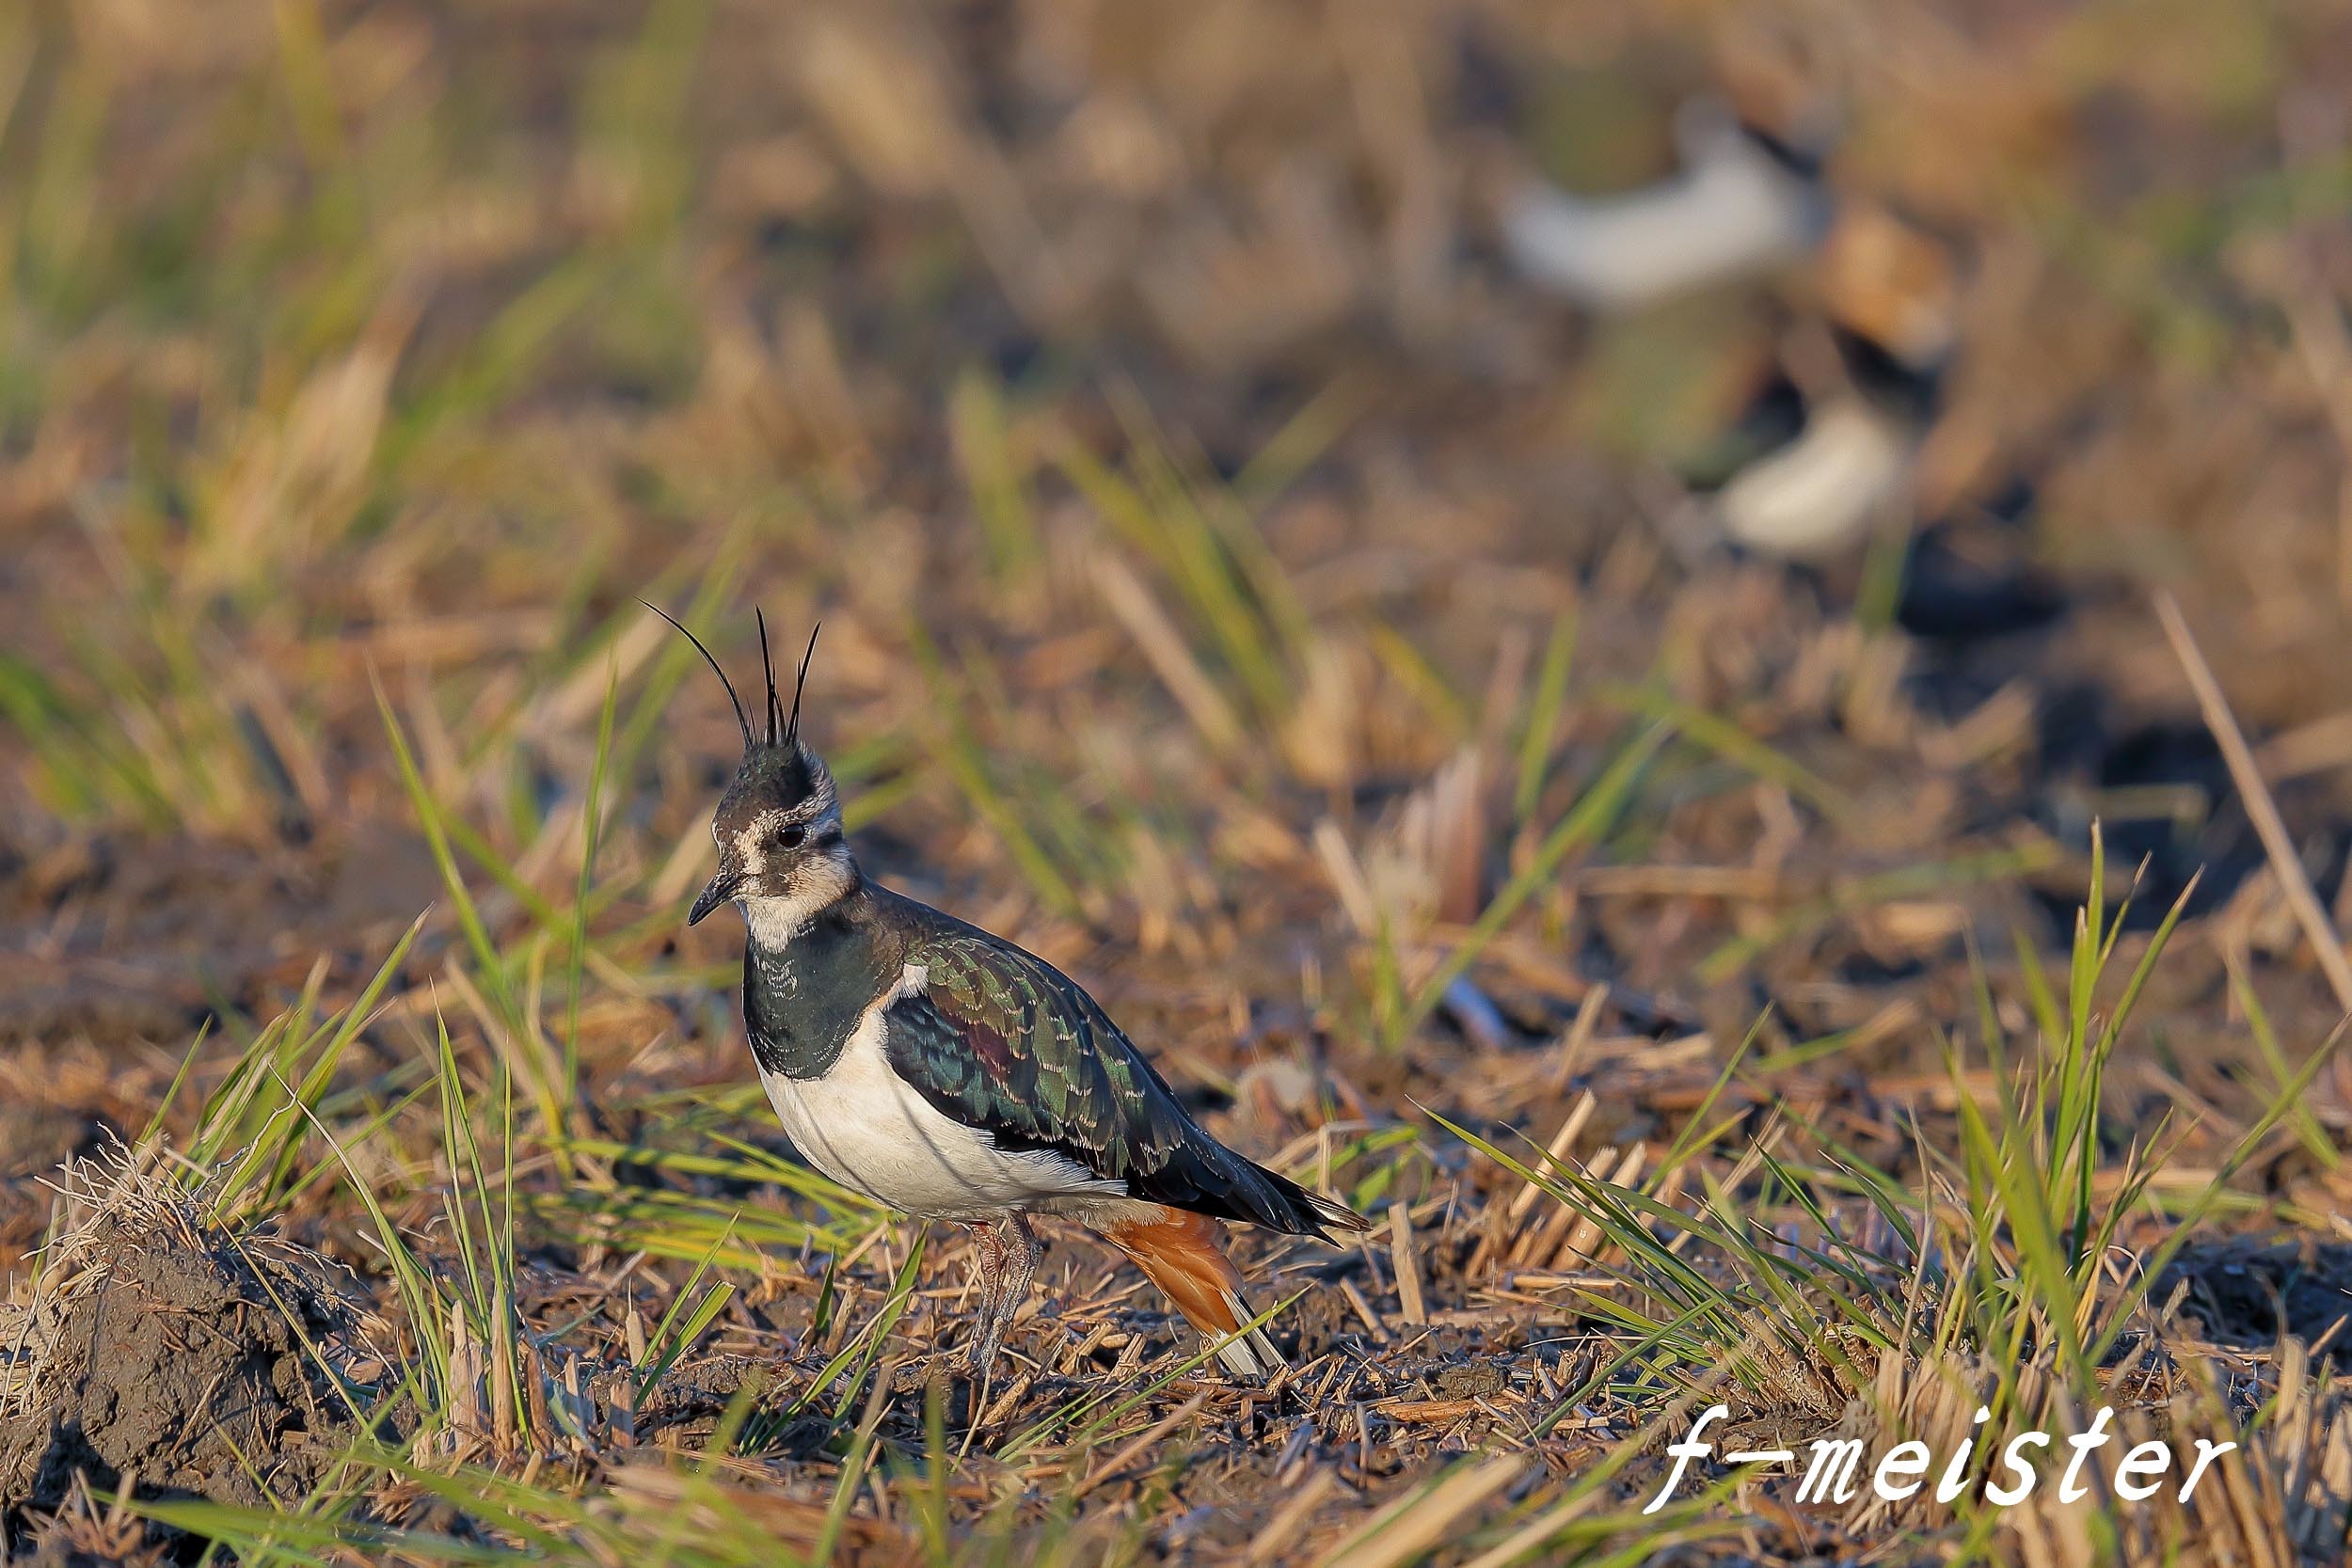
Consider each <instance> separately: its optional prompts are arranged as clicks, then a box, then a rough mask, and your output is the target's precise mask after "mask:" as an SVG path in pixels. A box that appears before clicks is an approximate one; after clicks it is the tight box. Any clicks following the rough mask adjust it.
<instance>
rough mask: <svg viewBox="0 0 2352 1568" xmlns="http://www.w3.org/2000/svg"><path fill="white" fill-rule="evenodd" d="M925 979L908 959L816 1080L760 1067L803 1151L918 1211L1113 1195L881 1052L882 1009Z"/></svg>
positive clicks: (943, 1212) (894, 1205) (1113, 1188)
mask: <svg viewBox="0 0 2352 1568" xmlns="http://www.w3.org/2000/svg"><path fill="white" fill-rule="evenodd" d="M768 901H769V902H781V900H768ZM747 912H748V911H747ZM924 978H925V975H924V971H923V969H922V966H920V965H918V964H909V965H907V966H906V968H905V970H904V971H903V972H902V973H901V974H900V975H899V979H898V985H897V986H896V987H894V988H893V989H892V990H891V991H890V994H889V995H887V996H885V997H883V998H882V1000H881V1001H879V1002H877V1003H875V1004H874V1006H871V1007H869V1008H867V1009H866V1016H865V1017H864V1018H863V1019H862V1020H861V1021H860V1022H859V1023H858V1026H857V1029H856V1031H855V1032H854V1033H852V1034H851V1035H850V1041H849V1044H848V1045H847V1046H846V1047H844V1048H843V1050H842V1053H841V1055H840V1057H839V1058H838V1059H837V1060H836V1061H835V1062H834V1065H833V1068H832V1070H830V1071H828V1072H827V1073H826V1074H825V1075H824V1076H823V1077H822V1078H811V1079H792V1078H787V1077H785V1076H784V1075H783V1074H781V1073H769V1072H763V1073H761V1074H760V1075H759V1076H760V1083H761V1085H763V1086H764V1087H766V1089H767V1090H768V1101H769V1103H770V1104H771V1105H773V1106H774V1107H775V1108H776V1117H777V1119H779V1120H780V1121H782V1122H783V1123H784V1130H785V1132H786V1133H787V1135H789V1136H790V1138H791V1139H792V1146H793V1147H794V1148H797V1149H799V1150H800V1152H801V1157H802V1158H803V1159H804V1160H806V1161H807V1162H808V1163H809V1164H811V1165H814V1166H815V1167H816V1168H817V1169H818V1170H819V1171H822V1172H823V1173H824V1174H825V1175H826V1176H829V1177H831V1178H832V1179H833V1180H835V1181H838V1182H840V1183H841V1185H843V1186H845V1187H847V1188H849V1189H850V1191H851V1192H854V1193H859V1194H862V1195H864V1196H866V1197H869V1198H871V1199H873V1200H874V1201H875V1202H876V1203H880V1204H882V1205H884V1206H885V1207H887V1208H891V1209H896V1210H898V1212H900V1213H904V1214H913V1215H915V1216H917V1217H919V1218H924V1219H984V1218H987V1217H988V1216H990V1215H993V1214H1001V1213H1003V1212H1005V1211H1007V1210H1009V1209H1058V1208H1060V1207H1061V1206H1062V1203H1063V1202H1064V1201H1066V1200H1068V1199H1071V1198H1089V1197H1096V1196H1103V1195H1110V1194H1116V1193H1118V1192H1119V1191H1120V1183H1118V1182H1116V1181H1105V1180H1103V1179H1102V1178H1100V1177H1098V1176H1096V1175H1095V1174H1094V1173H1093V1172H1091V1171H1089V1170H1088V1169H1087V1168H1086V1167H1085V1166H1084V1165H1082V1164H1079V1163H1078V1162H1077V1161H1075V1160H1073V1159H1071V1158H1070V1157H1069V1156H1068V1155H1064V1154H1055V1153H1051V1152H1048V1151H1045V1150H1041V1149H1040V1150H1008V1149H1000V1148H997V1147H996V1146H995V1140H994V1139H993V1138H992V1137H990V1136H989V1134H987V1133H985V1132H977V1131H975V1130H974V1129H972V1128H969V1127H966V1126H964V1125H963V1124H962V1123H961V1122H960V1121H957V1120H955V1119H954V1118H953V1117H947V1116H944V1115H942V1114H941V1113H940V1112H939V1111H938V1110H937V1109H935V1108H934V1107H933V1106H932V1105H931V1103H930V1101H928V1100H925V1099H924V1098H923V1096H922V1094H921V1092H920V1091H918V1090H917V1089H916V1088H915V1087H914V1085H912V1084H909V1083H908V1082H907V1081H906V1080H905V1079H903V1078H901V1077H899V1076H898V1073H897V1071H896V1070H894V1069H892V1068H891V1066H890V1063H889V1061H888V1059H887V1058H885V1057H884V1055H883V1054H882V1037H883V1034H884V1031H885V1024H884V1022H883V1017H882V1015H883V1014H884V1013H885V1012H886V1011H887V1010H888V1009H889V1007H890V1006H891V1005H892V1004H893V1003H895V1002H897V1001H898V1000H899V999H900V998H901V997H905V996H911V995H914V993H916V992H917V991H920V990H922V989H923V983H924Z"/></svg>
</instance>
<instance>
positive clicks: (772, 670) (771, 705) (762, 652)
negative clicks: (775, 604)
mask: <svg viewBox="0 0 2352 1568" xmlns="http://www.w3.org/2000/svg"><path fill="white" fill-rule="evenodd" d="M752 617H753V619H755V620H756V621H757V622H758V623H759V667H760V668H761V669H763V670H765V671H767V672H768V744H769V745H771V746H773V745H774V744H775V743H776V723H777V721H779V720H780V719H782V718H783V717H784V705H783V704H782V703H781V702H779V701H778V700H777V699H776V661H775V660H774V659H772V658H771V657H768V616H767V614H766V612H764V611H762V610H758V609H756V608H755V609H754V610H752Z"/></svg>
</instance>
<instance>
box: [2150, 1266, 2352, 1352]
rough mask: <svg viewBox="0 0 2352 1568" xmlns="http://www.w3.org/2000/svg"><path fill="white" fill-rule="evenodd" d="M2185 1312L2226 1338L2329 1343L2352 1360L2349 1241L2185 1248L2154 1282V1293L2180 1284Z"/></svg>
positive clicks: (2160, 1296)
mask: <svg viewBox="0 0 2352 1568" xmlns="http://www.w3.org/2000/svg"><path fill="white" fill-rule="evenodd" d="M2184 1284H2185V1285H2186V1286H2187V1287H2188V1290H2187V1292H2186V1294H2185V1295H2184V1296H2183V1297H2182V1298H2181V1310H2182V1311H2183V1312H2184V1313H2185V1314H2187V1315H2188V1316H2190V1317H2192V1318H2195V1319H2197V1320H2199V1321H2200V1322H2201V1323H2204V1325H2205V1327H2206V1331H2207V1332H2208V1333H2210V1334H2211V1335H2212V1336H2213V1338H2216V1339H2217V1340H2219V1341H2221V1342H2223V1343H2225V1344H2237V1345H2268V1344H2272V1343H2275V1342H2276V1341H2277V1340H2278V1338H2279V1337H2280V1335H2281V1334H2288V1335H2293V1336H2294V1337H2295V1338H2298V1339H2301V1340H2302V1341H2303V1342H2304V1343H2305V1344H2307V1345H2315V1344H2319V1343H2321V1342H2322V1341H2325V1342H2326V1344H2327V1354H2328V1356H2329V1357H2330V1358H2331V1359H2332V1360H2334V1361H2336V1362H2337V1363H2338V1364H2339V1365H2341V1364H2343V1363H2344V1362H2346V1361H2347V1360H2352V1323H2347V1322H2346V1320H2348V1319H2352V1247H2346V1246H2343V1245H2340V1244H2336V1243H2327V1242H2315V1241H2309V1240H2305V1241H2299V1242H2280V1243H2270V1244H2267V1245H2265V1244H2263V1243H2257V1242H2253V1241H2250V1240H2245V1239H2240V1238H2231V1239H2228V1240H2224V1241H2218V1242H2206V1243H2190V1244H2189V1245H2187V1246H2185V1247H2183V1248H2182V1249H2181V1251H2180V1253H2179V1255H2178V1256H2177V1257H2175V1258H2174V1259H2172V1262H2171V1265H2170V1266H2169V1268H2167V1269H2166V1270H2165V1272H2164V1274H2163V1275H2162V1276H2161V1277H2160V1278H2159V1279H2158V1280H2157V1281H2156V1288H2155V1299H2157V1300H2159V1301H2162V1300H2166V1299H2168V1298H2169V1296H2170V1295H2171V1293H2172V1291H2174V1290H2176V1289H2178V1288H2179V1287H2180V1286H2182V1285H2184Z"/></svg>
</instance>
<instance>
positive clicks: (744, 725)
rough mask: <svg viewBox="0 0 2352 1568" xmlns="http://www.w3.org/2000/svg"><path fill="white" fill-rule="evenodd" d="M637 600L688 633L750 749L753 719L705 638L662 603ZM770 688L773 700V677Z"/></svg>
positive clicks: (772, 732)
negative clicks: (722, 689)
mask: <svg viewBox="0 0 2352 1568" xmlns="http://www.w3.org/2000/svg"><path fill="white" fill-rule="evenodd" d="M637 602H638V603H639V604H641V605H644V607H645V608H646V609H647V610H652V611H653V612H654V613H655V614H656V615H659V616H660V617H661V618H662V619H663V620H665V621H667V622H669V623H670V625H672V626H675V627H677V629H678V630H679V631H681V632H685V633H686V641H689V642H691V643H692V644H694V651H695V652H696V653H698V654H700V655H702V656H703V659H704V661H705V662H706V663H707V664H708V665H709V666H710V673H712V674H714V675H716V676H718V677H719V684H720V685H721V686H723V687H725V688H726V689H727V701H728V702H730V703H733V704H734V705H735V722H736V725H737V727H738V728H739V729H740V730H742V732H743V750H745V751H746V752H748V751H750V750H751V749H752V745H753V742H752V721H750V720H748V719H746V718H744V717H743V699H742V698H740V697H739V696H737V695H736V694H735V683H734V682H733V681H731V680H729V679H727V673H726V672H725V671H724V670H722V669H721V668H719V661H718V660H717V659H715V658H713V657H711V656H710V650H709V649H708V648H706V647H704V646H703V640H702V639H701V638H699V637H696V636H695V635H694V634H693V633H692V632H691V631H687V630H686V624H685V623H684V622H682V621H680V620H679V619H678V618H677V617H676V616H675V615H673V614H671V613H670V612H669V611H668V610H664V609H662V608H661V607H660V605H658V604H655V603H654V602H653V601H651V600H650V599H640V600H638V601H637ZM768 689H769V698H770V701H771V702H772V701H773V700H774V693H775V681H774V679H773V678H772V677H771V679H770V680H769V683H768ZM775 733H776V729H775V725H774V724H773V723H772V722H771V723H770V725H769V726H768V736H769V738H770V739H771V740H772V739H773V738H775Z"/></svg>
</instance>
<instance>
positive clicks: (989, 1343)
mask: <svg viewBox="0 0 2352 1568" xmlns="http://www.w3.org/2000/svg"><path fill="white" fill-rule="evenodd" d="M996 1227H997V1222H996V1221H994V1220H967V1221H965V1222H964V1228H965V1229H967V1230H969V1231H971V1232H972V1279H973V1283H974V1284H976V1285H977V1286H978V1288H979V1291H978V1293H979V1298H980V1301H979V1310H978V1312H977V1314H976V1316H975V1318H974V1322H973V1325H972V1342H971V1344H970V1345H969V1346H968V1347H967V1352H968V1354H970V1356H971V1358H972V1375H973V1376H975V1377H986V1376H987V1375H988V1370H989V1368H990V1367H991V1366H992V1365H993V1364H994V1362H995V1360H996V1347H997V1344H998V1343H999V1338H1000V1337H999V1332H998V1329H997V1326H996V1299H997V1297H998V1296H999V1295H1001V1294H1002V1293H1003V1291H1004V1279H1005V1241H1004V1237H1003V1236H1002V1235H1000V1234H999V1233H998V1231H997V1228H996ZM1024 1288H1026V1287H1024Z"/></svg>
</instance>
